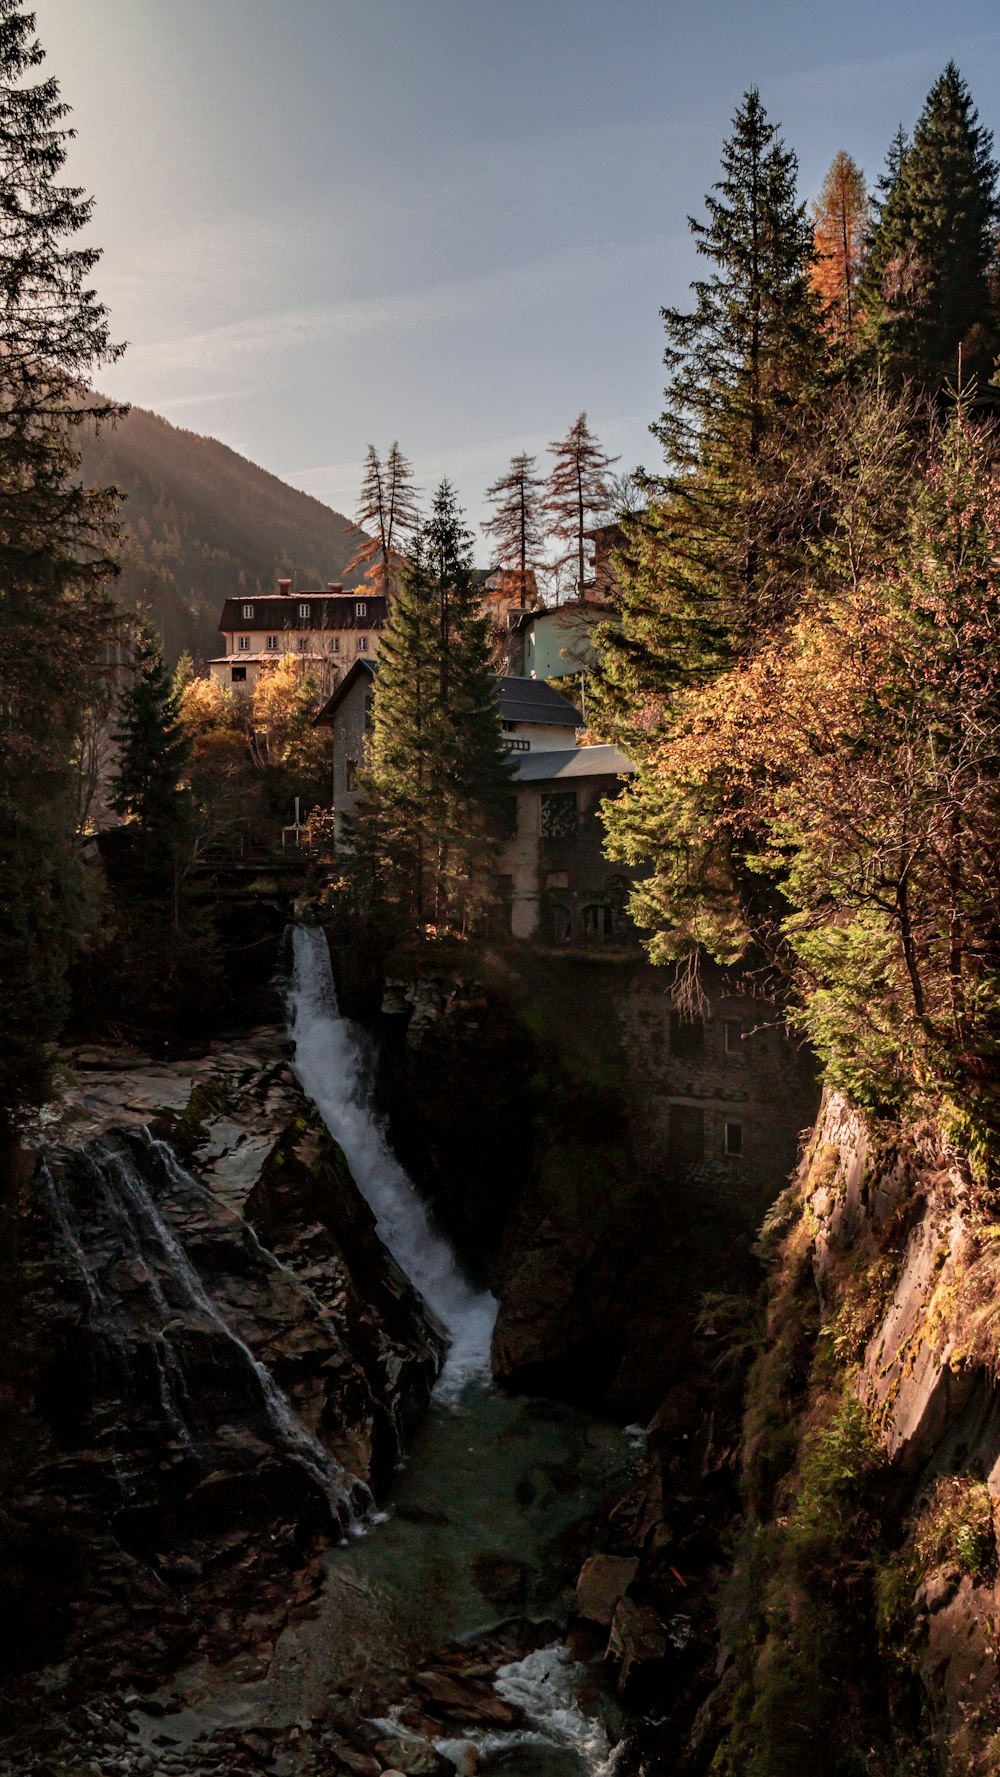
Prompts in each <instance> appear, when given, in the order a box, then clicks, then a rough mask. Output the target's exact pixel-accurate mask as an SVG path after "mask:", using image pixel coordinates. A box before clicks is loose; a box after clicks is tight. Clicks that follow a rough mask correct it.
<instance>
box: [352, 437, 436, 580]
mask: <svg viewBox="0 0 1000 1777" xmlns="http://www.w3.org/2000/svg"><path fill="white" fill-rule="evenodd" d="M419 492H420V490H419V488H417V487H415V486H414V482H413V466H412V464H411V463H410V462H409V460H408V459H407V458H406V457H404V455H403V453H402V451H401V450H400V448H399V444H398V443H397V442H394V443H393V446H392V449H391V450H390V452H389V455H388V457H387V458H386V460H385V462H384V463H383V462H382V460H381V458H380V456H379V454H378V451H377V450H376V449H375V446H374V444H370V445H369V446H368V454H367V456H366V457H365V466H364V472H363V475H362V480H361V497H360V499H359V501H358V525H359V528H360V529H362V530H363V531H365V532H367V535H366V536H365V537H364V540H363V542H362V543H360V544H359V546H358V548H357V549H356V550H355V552H354V555H353V557H352V559H351V560H350V562H349V563H348V565H347V569H346V572H347V573H349V574H350V573H353V572H354V570H355V569H356V568H364V571H365V579H366V580H370V581H371V583H372V587H373V589H374V590H375V591H376V592H379V593H384V594H385V595H386V597H391V595H392V593H393V592H395V590H396V576H397V574H398V571H399V566H400V563H401V562H402V560H403V556H404V555H405V553H406V544H407V541H408V539H409V538H410V537H411V536H412V535H413V533H414V531H415V530H416V528H417V526H418V524H419V523H420V507H419V503H418V496H419Z"/></svg>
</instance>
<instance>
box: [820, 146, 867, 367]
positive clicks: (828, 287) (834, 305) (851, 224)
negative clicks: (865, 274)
mask: <svg viewBox="0 0 1000 1777" xmlns="http://www.w3.org/2000/svg"><path fill="white" fill-rule="evenodd" d="M867 227H868V193H867V190H866V188H865V176H864V174H863V172H862V171H861V168H860V167H859V166H857V165H856V164H855V162H854V161H853V160H852V159H851V157H850V155H849V154H845V152H844V150H843V149H841V150H840V151H839V153H838V154H837V155H835V157H834V161H833V165H832V166H831V168H830V171H829V172H828V173H827V175H826V178H825V180H824V181H823V189H822V191H821V192H820V195H819V198H818V199H817V201H816V203H815V204H814V205H813V241H814V244H815V248H816V260H815V264H814V265H813V269H812V274H811V275H812V284H813V288H814V290H815V291H816V294H817V296H818V297H819V301H820V307H821V309H822V311H823V324H824V326H825V328H826V331H827V333H828V334H829V335H830V337H831V339H833V340H834V341H835V342H836V343H837V344H838V345H850V343H851V340H852V337H853V334H854V330H855V327H856V325H857V320H858V313H857V287H858V279H859V275H860V272H861V265H862V260H863V257H864V247H865V233H866V230H867Z"/></svg>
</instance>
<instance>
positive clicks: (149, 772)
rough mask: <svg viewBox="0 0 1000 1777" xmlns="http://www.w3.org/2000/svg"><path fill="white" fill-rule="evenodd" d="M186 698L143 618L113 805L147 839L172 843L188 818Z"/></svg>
mask: <svg viewBox="0 0 1000 1777" xmlns="http://www.w3.org/2000/svg"><path fill="white" fill-rule="evenodd" d="M179 712H180V698H179V696H178V694H177V692H176V691H175V690H174V688H173V686H172V684H171V680H170V676H169V674H168V673H167V669H166V666H165V665H164V661H163V650H162V648H161V646H160V639H159V636H158V635H157V633H156V631H155V630H154V629H153V627H152V625H151V624H149V623H146V622H140V624H139V626H138V629H137V633H136V640H135V649H134V655H133V676H132V681H131V683H130V684H129V685H128V687H127V688H126V691H125V694H124V696H123V698H122V702H121V710H120V714H119V720H118V726H117V728H116V731H115V740H116V742H117V745H118V768H117V771H116V772H115V777H114V783H113V786H112V797H111V806H112V807H113V808H114V809H115V810H116V812H117V813H118V814H120V815H124V816H126V818H127V819H129V820H131V821H133V822H135V823H136V825H137V826H138V829H139V832H140V834H141V835H142V837H143V839H144V840H145V839H147V838H148V839H150V840H154V841H157V840H158V841H162V842H164V843H165V844H166V845H167V846H172V845H173V844H174V842H175V840H176V837H177V836H178V835H179V834H180V832H181V830H182V829H183V826H184V824H185V820H186V817H187V809H188V797H187V794H186V792H185V791H184V790H183V789H182V788H181V784H180V780H181V777H182V776H183V773H184V771H185V769H186V767H187V764H188V760H189V758H190V753H191V747H190V742H189V741H188V739H187V735H186V733H185V731H184V728H183V725H182V723H181V720H180V713H179Z"/></svg>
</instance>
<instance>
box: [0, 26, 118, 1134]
mask: <svg viewBox="0 0 1000 1777" xmlns="http://www.w3.org/2000/svg"><path fill="white" fill-rule="evenodd" d="M42 60H43V52H42V49H41V47H40V46H39V44H38V42H37V40H36V38H35V34H34V19H33V17H32V15H31V14H30V13H27V12H23V11H21V10H20V8H19V7H18V5H17V4H16V0H0V212H2V215H3V228H2V230H0V359H2V362H3V384H2V388H0V904H2V906H3V910H4V912H3V920H2V922H0V1146H2V1145H3V1144H4V1143H5V1142H6V1141H7V1140H8V1139H9V1137H10V1134H11V1131H12V1129H13V1128H15V1127H16V1126H17V1123H18V1122H19V1120H20V1118H21V1117H22V1115H23V1114H24V1112H25V1111H26V1110H27V1109H28V1108H29V1107H30V1106H32V1105H33V1104H37V1103H38V1102H39V1101H40V1100H41V1099H43V1098H44V1096H45V1094H46V1092H47V1091H48V1088H49V1053H50V1044H51V1040H52V1039H53V1038H54V1037H55V1036H56V1034H57V1032H58V1030H59V1028H60V1025H61V1022H62V1019H63V1016H64V1013H65V1009H66V1003H67V996H66V969H67V963H68V960H69V957H70V955H71V954H72V951H73V948H74V945H75V943H76V941H77V940H78V939H79V938H80V937H81V935H82V929H83V924H84V904H83V895H82V883H81V878H80V875H79V869H78V862H77V856H76V850H75V845H74V830H75V824H76V816H77V791H78V768H77V763H76V760H75V757H74V755H75V751H76V745H77V737H78V733H79V729H80V726H81V722H82V717H83V711H84V709H85V708H86V705H87V701H88V696H89V679H90V674H91V667H92V663H93V662H95V661H97V660H100V659H101V658H102V657H103V653H104V650H105V647H106V645H107V643H108V641H109V638H110V637H111V636H112V634H113V632H114V629H115V625H116V621H117V619H116V616H115V613H114V608H113V605H112V603H111V601H110V599H109V598H108V596H107V594H106V593H105V592H104V590H103V587H104V584H105V582H106V581H107V579H108V577H109V575H110V574H111V573H113V571H114V562H113V559H112V550H113V544H114V538H115V531H114V511H115V506H116V500H115V497H114V495H113V492H112V491H110V490H106V491H102V490H101V489H99V488H94V487H92V486H88V485H85V484H84V482H83V481H82V479H81V477H80V473H79V464H80V455H79V450H78V448H77V443H76V440H77V439H78V438H79V436H80V429H81V427H84V426H89V425H91V424H93V425H100V424H102V423H103V422H106V421H108V420H110V419H112V418H113V417H114V415H115V414H116V412H118V411H119V410H118V409H116V408H115V406H114V405H113V404H112V403H110V402H107V401H104V400H102V399H100V398H99V397H96V396H94V395H93V394H91V393H90V391H89V388H88V386H87V385H88V383H89V381H90V379H91V378H92V377H93V375H94V373H95V372H96V370H97V368H98V366H99V365H101V364H104V363H107V362H108V361H109V360H110V359H112V358H113V357H115V356H116V355H117V348H115V347H114V346H113V345H112V344H111V341H110V335H109V330H108V322H107V314H106V311H105V309H104V308H103V307H102V305H101V304H100V303H99V302H98V300H97V297H96V296H95V294H94V292H93V290H92V289H91V284H90V280H91V275H92V273H93V270H94V267H95V265H96V263H97V260H98V258H99V254H98V251H97V250H96V249H95V248H93V247H91V246H83V245H81V244H80V238H79V237H80V236H81V233H82V231H83V230H84V229H85V228H86V226H87V224H88V223H89V221H90V214H91V204H90V201H89V200H88V199H87V198H86V197H85V196H84V195H83V193H82V192H81V191H80V190H79V189H78V188H76V187H74V186H71V185H65V184H61V183H60V176H61V174H62V171H63V167H64V164H65V159H66V143H67V140H68V138H69V136H70V134H71V131H70V130H69V129H68V128H67V126H66V116H67V109H66V107H65V105H64V104H63V103H62V102H61V100H60V98H59V89H58V86H57V84H56V82H55V81H54V80H53V79H51V78H43V79H39V80H33V78H32V77H33V75H34V72H35V70H36V69H37V68H38V67H39V66H40V64H41V62H42Z"/></svg>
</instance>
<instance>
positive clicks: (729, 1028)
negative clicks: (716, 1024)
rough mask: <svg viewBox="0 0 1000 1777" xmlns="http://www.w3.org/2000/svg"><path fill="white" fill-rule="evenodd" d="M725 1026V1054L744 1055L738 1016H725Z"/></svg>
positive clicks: (741, 1027) (741, 1029)
mask: <svg viewBox="0 0 1000 1777" xmlns="http://www.w3.org/2000/svg"><path fill="white" fill-rule="evenodd" d="M725 1028H726V1054H727V1055H745V1054H746V1050H745V1049H744V1047H743V1026H742V1024H741V1023H740V1020H739V1019H738V1018H727V1019H726V1020H725Z"/></svg>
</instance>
